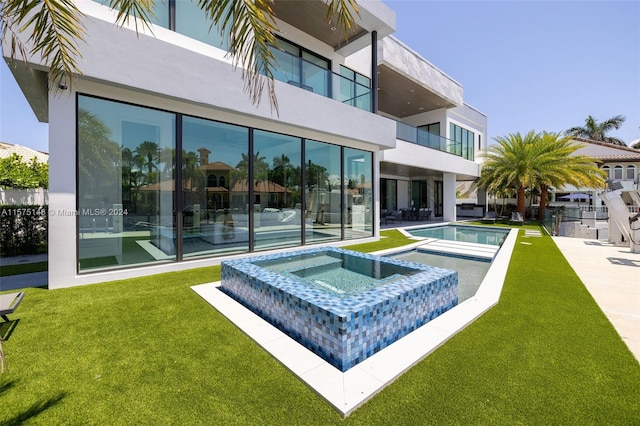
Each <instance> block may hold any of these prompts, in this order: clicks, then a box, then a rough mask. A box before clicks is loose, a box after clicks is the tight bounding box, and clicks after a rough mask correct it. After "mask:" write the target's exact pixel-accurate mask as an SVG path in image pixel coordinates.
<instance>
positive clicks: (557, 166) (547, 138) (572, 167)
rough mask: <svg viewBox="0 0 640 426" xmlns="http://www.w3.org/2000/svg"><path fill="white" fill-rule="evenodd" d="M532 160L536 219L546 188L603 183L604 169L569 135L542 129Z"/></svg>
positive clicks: (540, 216)
mask: <svg viewBox="0 0 640 426" xmlns="http://www.w3.org/2000/svg"><path fill="white" fill-rule="evenodd" d="M537 144H538V150H537V155H538V158H537V159H536V161H535V170H534V171H533V172H534V175H535V185H536V187H537V188H538V189H539V192H540V208H539V209H538V219H539V220H542V219H543V218H544V211H545V209H546V207H547V198H548V197H547V195H548V191H549V188H552V187H556V188H561V187H563V186H565V185H567V184H568V185H573V186H575V187H582V188H593V189H595V188H602V187H604V183H605V179H606V173H605V172H604V171H602V170H601V169H600V168H598V166H597V165H596V159H594V158H593V157H590V156H588V155H578V154H576V153H575V152H576V151H577V150H578V149H580V148H582V147H583V146H584V145H582V144H576V143H573V142H572V141H571V137H570V136H565V137H563V136H562V135H561V134H560V133H547V132H543V133H542V134H541V135H540V137H539V139H538V142H537Z"/></svg>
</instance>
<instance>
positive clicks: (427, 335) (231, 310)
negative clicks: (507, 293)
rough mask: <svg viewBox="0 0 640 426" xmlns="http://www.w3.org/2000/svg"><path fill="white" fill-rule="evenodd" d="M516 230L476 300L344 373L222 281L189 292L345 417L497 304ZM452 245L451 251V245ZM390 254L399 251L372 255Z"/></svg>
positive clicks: (194, 288)
mask: <svg viewBox="0 0 640 426" xmlns="http://www.w3.org/2000/svg"><path fill="white" fill-rule="evenodd" d="M518 231H519V230H518V229H513V230H512V231H511V232H510V234H509V236H508V237H507V239H506V240H505V242H504V244H503V245H502V248H501V250H500V251H499V252H498V254H497V256H496V257H495V259H494V261H493V263H492V265H491V268H490V269H489V271H488V272H487V275H486V276H485V278H484V280H483V281H482V284H481V286H480V288H479V289H478V291H477V293H476V294H475V296H474V297H472V298H470V299H468V300H466V301H464V302H462V303H460V304H459V305H458V306H456V307H455V308H454V309H452V310H450V311H448V312H445V313H444V314H442V315H441V316H439V317H438V318H436V319H434V320H432V321H430V322H428V323H427V324H425V325H424V326H422V327H420V328H419V329H418V330H415V331H413V332H412V333H410V334H408V335H407V336H405V337H403V338H402V339H400V340H398V341H397V342H395V343H394V344H392V345H391V346H389V347H387V348H385V349H383V350H381V351H380V352H378V353H376V354H375V355H373V356H371V357H370V358H367V359H366V360H364V361H363V362H361V363H360V364H358V365H356V366H355V367H353V368H351V369H349V370H348V371H346V372H342V371H340V370H338V369H336V368H335V367H333V366H331V365H330V364H329V363H327V362H326V361H324V360H323V359H322V358H320V357H319V356H317V355H315V354H314V353H313V352H311V351H309V350H308V349H306V348H305V347H303V346H302V345H300V344H299V343H298V342H296V341H295V340H293V339H292V338H290V337H289V336H287V335H286V334H284V333H282V332H281V331H280V330H278V329H276V328H275V327H273V326H272V325H271V324H269V323H268V322H267V321H265V320H263V319H262V318H260V317H258V316H257V315H255V314H254V313H252V312H251V311H249V310H248V309H246V308H245V307H243V306H242V305H240V304H239V303H237V302H236V301H235V300H233V299H231V298H230V297H229V296H227V295H226V294H224V293H223V292H222V291H220V290H219V286H220V282H216V283H209V284H201V285H197V286H193V287H192V289H193V290H194V291H195V292H196V293H198V294H199V295H200V296H201V297H202V298H203V299H205V300H206V301H207V302H208V303H210V304H211V305H212V306H213V307H215V308H216V309H217V310H218V311H219V312H220V313H221V314H223V315H224V316H225V317H227V318H228V319H229V320H230V321H231V322H233V323H234V324H235V325H236V326H237V327H238V328H240V329H241V330H242V331H243V332H245V333H246V334H247V335H248V336H249V337H251V338H252V339H253V340H255V341H256V342H257V343H258V344H259V345H260V346H262V347H263V348H264V349H265V350H266V351H268V352H269V353H270V354H271V355H272V356H273V357H275V358H276V359H277V360H278V361H280V362H281V363H282V364H283V365H284V366H286V367H287V368H288V369H289V370H291V371H292V372H293V373H294V374H295V375H296V376H298V377H299V378H300V379H301V380H302V381H303V382H305V383H306V384H307V385H308V386H309V387H310V388H312V389H313V390H314V391H315V392H316V393H318V394H319V395H320V396H322V397H323V398H324V399H325V400H327V401H328V402H329V404H331V405H332V406H333V407H335V408H336V409H337V410H338V411H339V412H340V413H342V415H343V416H347V415H348V414H349V413H351V412H352V411H353V410H354V409H356V408H357V407H359V406H360V405H362V404H363V403H365V402H366V401H367V400H368V399H369V398H371V397H372V396H374V395H375V394H376V393H378V392H380V391H381V390H382V389H383V388H384V387H385V386H387V385H388V384H390V383H391V382H393V381H394V380H395V379H396V378H397V377H399V376H400V375H402V374H403V373H404V372H405V371H407V370H408V369H409V368H411V367H412V366H413V365H414V364H416V363H417V362H419V361H420V360H421V359H423V358H424V357H426V356H427V355H429V354H430V353H431V352H433V351H434V350H435V349H436V348H438V347H439V346H440V345H442V344H443V343H445V342H446V341H447V340H448V339H450V338H451V337H452V336H454V335H455V334H456V333H457V332H459V331H460V330H462V329H463V328H465V327H466V326H467V325H469V324H470V323H472V322H473V321H474V320H475V319H476V318H478V317H479V316H480V315H482V314H483V313H484V312H486V311H487V310H489V309H490V308H491V307H492V306H494V305H495V304H496V303H498V300H499V298H500V292H501V291H502V285H503V283H504V278H505V276H506V273H507V268H508V267H509V260H510V259H511V253H512V252H513V248H514V246H515V242H516V239H517V235H518ZM423 244H425V241H424V240H423V241H418V242H416V243H414V244H411V245H410V246H404V247H402V249H409V248H410V247H416V246H418V245H423ZM453 245H454V246H455V243H454V244H453ZM450 248H451V247H450ZM459 248H460V254H468V253H467V251H468V247H467V246H466V245H465V244H464V243H462V244H461V245H460V247H459ZM393 251H398V249H393V250H386V251H384V252H378V253H376V254H386V253H389V252H393Z"/></svg>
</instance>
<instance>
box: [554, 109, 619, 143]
mask: <svg viewBox="0 0 640 426" xmlns="http://www.w3.org/2000/svg"><path fill="white" fill-rule="evenodd" d="M624 120H625V117H623V116H622V115H616V116H615V117H611V118H610V119H608V120H605V121H603V122H602V123H598V121H597V120H596V119H595V118H593V117H592V116H589V117H587V119H586V120H585V121H584V127H572V128H570V129H568V130H567V131H566V132H565V133H566V134H567V135H568V136H575V137H578V138H585V139H591V140H593V141H599V142H606V143H610V144H613V145H622V146H627V144H625V143H624V141H623V140H621V139H618V138H614V137H613V136H607V133H608V132H610V131H611V130H617V129H619V128H620V126H622V123H624Z"/></svg>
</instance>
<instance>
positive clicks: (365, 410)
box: [0, 227, 640, 424]
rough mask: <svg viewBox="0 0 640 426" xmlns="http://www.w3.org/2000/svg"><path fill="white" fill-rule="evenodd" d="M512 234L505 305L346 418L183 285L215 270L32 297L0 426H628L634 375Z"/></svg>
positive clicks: (536, 245)
mask: <svg viewBox="0 0 640 426" xmlns="http://www.w3.org/2000/svg"><path fill="white" fill-rule="evenodd" d="M525 228H526V229H529V228H528V227H525ZM535 229H538V228H535ZM523 234H524V233H523V232H522V231H521V232H520V237H519V243H520V242H523V241H526V242H531V243H532V245H531V246H528V245H522V244H519V243H518V244H517V246H516V249H515V252H514V256H513V258H512V261H511V267H510V269H509V273H508V276H507V279H506V282H505V287H504V290H503V294H502V298H501V300H500V303H499V304H498V305H497V306H496V307H494V308H493V309H492V310H490V311H489V312H488V313H486V314H485V315H484V316H482V317H481V318H479V319H478V320H477V321H476V322H474V323H473V324H471V325H470V326H469V327H468V328H466V329H465V330H463V331H462V332H461V333H459V334H458V335H456V336H454V337H453V338H452V339H451V340H450V341H449V342H448V343H447V344H445V345H444V346H442V347H441V348H439V349H438V350H436V351H435V352H434V353H433V354H431V355H430V356H429V357H427V358H426V359H424V360H423V361H421V362H420V363H418V364H417V365H416V366H415V367H414V368H412V369H411V370H409V371H408V372H407V373H406V374H405V375H403V376H401V377H400V378H399V379H398V380H397V381H396V382H395V383H393V384H391V385H390V386H389V387H387V388H385V389H384V390H383V391H382V392H381V393H380V394H378V395H377V396H376V397H374V398H373V399H372V400H371V401H369V402H368V403H367V404H366V405H365V406H363V407H361V408H360V409H358V410H356V411H355V412H354V413H353V414H352V415H351V416H350V417H349V418H347V419H346V420H345V421H342V420H341V419H340V416H339V414H338V413H337V412H335V411H334V410H333V409H331V407H330V406H329V405H328V404H327V403H326V402H324V400H322V399H321V398H320V397H318V396H317V395H315V393H314V392H313V391H311V390H310V389H308V388H307V387H306V386H305V385H304V384H302V383H301V382H300V381H299V380H298V379H297V378H295V376H294V375H293V374H292V373H290V372H289V371H288V370H286V369H285V368H284V367H282V366H281V365H280V364H279V363H278V362H277V361H275V360H274V359H273V358H271V356H270V355H268V354H267V353H266V352H265V351H264V350H262V349H261V348H260V347H259V346H258V345H257V344H255V343H254V342H253V341H251V340H250V339H249V338H248V337H246V336H245V335H244V334H243V333H242V332H240V331H239V330H238V329H237V328H236V327H235V326H234V325H233V324H231V323H229V321H228V320H226V319H225V318H224V317H222V316H221V315H220V314H219V313H218V312H217V311H216V310H215V309H213V308H212V307H211V306H210V305H208V304H207V303H206V302H204V301H203V300H202V299H200V297H199V296H197V295H196V294H195V293H194V292H193V291H191V290H190V288H189V286H190V285H194V284H197V283H203V282H209V281H215V280H217V279H219V271H220V270H219V267H211V268H201V269H194V270H191V271H187V272H177V273H170V274H162V275H158V276H152V277H144V278H137V279H131V280H127V281H121V282H112V283H105V284H100V285H91V286H86V287H75V288H70V289H62V290H55V291H45V290H38V289H28V290H27V296H26V297H25V299H24V301H23V304H22V306H21V308H20V311H19V312H18V313H19V314H20V315H16V317H19V318H20V323H19V324H18V328H17V330H16V332H15V333H14V335H13V336H12V337H11V339H10V340H9V341H8V342H7V343H6V344H5V351H6V353H7V360H8V362H9V366H10V368H11V370H12V373H11V374H5V375H0V406H1V407H3V410H0V424H12V423H14V424H17V423H19V422H22V421H26V420H30V421H31V422H33V423H39V424H51V423H96V424H103V423H109V424H125V423H141V424H152V423H153V424H155V423H160V422H162V423H185V424H194V423H207V424H214V423H223V424H341V423H344V424H389V423H391V424H416V423H437V424H440V423H476V424H485V423H492V424H514V423H516V424H517V423H521V424H522V423H526V424H549V423H553V424H583V423H585V424H604V423H607V424H625V423H626V424H631V423H633V419H637V418H639V415H640V413H638V402H637V401H639V400H640V395H639V393H640V390H639V387H638V383H640V366H639V365H638V363H637V361H636V360H635V359H634V358H633V357H632V355H631V354H630V352H629V351H628V349H627V348H626V346H625V345H624V343H623V342H622V341H621V339H620V338H619V337H618V335H617V334H616V333H615V331H614V330H613V328H612V327H611V325H610V324H609V322H608V321H607V320H606V318H605V317H604V315H603V314H602V312H601V311H600V309H599V308H598V307H597V305H596V304H595V302H594V301H593V299H591V297H590V296H589V295H588V293H587V292H586V289H585V288H584V286H583V285H582V284H581V283H580V281H579V279H578V278H577V276H576V275H575V273H573V271H571V269H570V267H569V266H568V264H567V263H566V261H564V258H563V257H562V256H561V254H560V252H559V251H558V250H557V248H556V247H555V245H554V244H553V242H552V240H551V239H550V237H540V238H526V239H525V238H524V235H523ZM550 265H551V266H550ZM4 407H9V408H8V410H5V409H4Z"/></svg>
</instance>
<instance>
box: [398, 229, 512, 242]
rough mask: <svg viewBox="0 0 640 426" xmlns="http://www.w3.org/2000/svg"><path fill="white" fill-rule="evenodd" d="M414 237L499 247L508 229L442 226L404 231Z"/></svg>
mask: <svg viewBox="0 0 640 426" xmlns="http://www.w3.org/2000/svg"><path fill="white" fill-rule="evenodd" d="M406 231H407V232H408V233H409V234H411V235H412V236H414V237H422V238H436V239H439V240H448V241H459V242H466V243H477V244H488V245H493V246H500V245H501V244H502V242H503V241H504V240H505V238H507V235H508V234H509V231H510V230H509V229H499V228H489V227H481V226H466V225H443V226H431V227H426V228H414V229H406Z"/></svg>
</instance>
